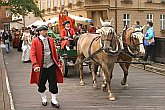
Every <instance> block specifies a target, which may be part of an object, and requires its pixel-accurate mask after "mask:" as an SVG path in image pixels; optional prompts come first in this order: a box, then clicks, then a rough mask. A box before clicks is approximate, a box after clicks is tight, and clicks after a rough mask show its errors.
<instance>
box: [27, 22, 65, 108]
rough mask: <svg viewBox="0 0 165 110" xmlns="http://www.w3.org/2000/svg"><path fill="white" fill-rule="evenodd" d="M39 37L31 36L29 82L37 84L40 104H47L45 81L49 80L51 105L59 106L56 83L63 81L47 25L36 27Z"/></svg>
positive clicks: (54, 46)
mask: <svg viewBox="0 0 165 110" xmlns="http://www.w3.org/2000/svg"><path fill="white" fill-rule="evenodd" d="M37 31H38V32H39V34H40V35H39V37H36V38H33V40H32V44H31V51H30V58H31V62H32V65H33V66H32V72H31V80H30V84H34V83H35V84H37V85H38V92H39V93H40V94H41V99H42V105H43V106H47V97H46V94H45V90H46V86H45V85H46V82H47V80H48V82H49V91H50V93H51V97H52V98H51V105H52V106H53V107H55V108H59V107H60V105H59V103H58V101H57V93H58V86H57V83H63V76H62V72H61V70H60V68H59V66H58V64H59V63H58V54H57V52H56V45H55V43H54V39H53V38H51V37H49V36H48V27H47V26H45V25H44V26H41V27H39V28H38V29H37Z"/></svg>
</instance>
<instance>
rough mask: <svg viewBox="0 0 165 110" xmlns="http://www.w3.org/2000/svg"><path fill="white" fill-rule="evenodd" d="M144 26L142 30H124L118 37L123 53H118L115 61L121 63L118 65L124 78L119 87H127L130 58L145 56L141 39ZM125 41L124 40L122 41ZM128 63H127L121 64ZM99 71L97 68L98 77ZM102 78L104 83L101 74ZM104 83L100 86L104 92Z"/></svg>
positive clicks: (132, 28)
mask: <svg viewBox="0 0 165 110" xmlns="http://www.w3.org/2000/svg"><path fill="white" fill-rule="evenodd" d="M144 27H145V26H143V27H142V28H134V27H131V28H128V29H126V30H124V31H123V32H124V33H123V34H124V35H123V34H122V35H121V36H120V46H121V49H123V51H121V52H120V54H119V56H118V58H117V61H118V62H121V63H119V65H120V67H121V68H122V70H123V72H124V77H123V79H122V81H121V85H123V86H124V87H127V86H128V84H127V76H128V69H129V66H130V64H131V62H132V58H133V57H136V56H140V55H144V54H145V50H144V46H143V38H144V34H143V33H142V30H143V28H144ZM123 37H124V38H123ZM124 39H125V40H124ZM123 62H128V63H123ZM100 70H101V68H100V67H99V69H98V72H97V75H98V76H100ZM103 78H104V81H105V79H106V78H105V76H104V74H103ZM106 86H107V85H106V82H105V83H103V84H102V89H103V90H106Z"/></svg>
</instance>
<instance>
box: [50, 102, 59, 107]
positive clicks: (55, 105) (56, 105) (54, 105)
mask: <svg viewBox="0 0 165 110" xmlns="http://www.w3.org/2000/svg"><path fill="white" fill-rule="evenodd" d="M51 104H52V106H53V107H55V108H60V104H58V103H57V104H54V103H53V102H51Z"/></svg>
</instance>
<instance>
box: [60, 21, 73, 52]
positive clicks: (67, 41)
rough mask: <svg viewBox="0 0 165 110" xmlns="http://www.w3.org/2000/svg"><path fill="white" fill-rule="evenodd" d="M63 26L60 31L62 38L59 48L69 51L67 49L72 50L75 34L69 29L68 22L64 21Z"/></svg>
mask: <svg viewBox="0 0 165 110" xmlns="http://www.w3.org/2000/svg"><path fill="white" fill-rule="evenodd" d="M63 26H64V27H65V28H64V29H62V31H61V33H60V36H61V38H62V41H61V47H62V49H67V50H68V49H70V48H69V47H71V48H73V46H74V45H75V37H76V34H75V32H74V29H73V28H71V27H70V21H65V22H64V23H63Z"/></svg>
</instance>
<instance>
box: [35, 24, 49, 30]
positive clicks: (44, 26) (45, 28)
mask: <svg viewBox="0 0 165 110" xmlns="http://www.w3.org/2000/svg"><path fill="white" fill-rule="evenodd" d="M42 30H48V27H47V26H46V25H42V26H40V27H39V28H37V30H36V31H42Z"/></svg>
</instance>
